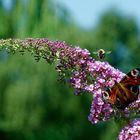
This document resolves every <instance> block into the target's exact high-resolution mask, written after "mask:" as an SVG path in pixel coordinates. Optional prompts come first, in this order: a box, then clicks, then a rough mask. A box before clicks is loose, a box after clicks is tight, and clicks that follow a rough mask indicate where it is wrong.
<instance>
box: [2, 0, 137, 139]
mask: <svg viewBox="0 0 140 140" xmlns="http://www.w3.org/2000/svg"><path fill="white" fill-rule="evenodd" d="M3 1H4V0H0V38H1V39H2V38H4V39H5V38H22V39H23V38H27V37H33V38H41V37H47V38H49V39H52V40H56V39H57V40H60V41H61V40H64V41H66V43H68V44H69V45H80V47H82V48H87V49H89V50H90V51H91V52H93V51H96V50H98V49H100V48H103V49H105V50H110V51H112V53H111V54H110V55H108V56H107V58H106V60H107V61H109V62H110V63H111V64H112V65H113V66H114V67H116V68H119V69H120V70H122V71H123V72H128V71H129V70H130V69H132V68H134V67H139V63H140V62H139V60H140V55H139V47H140V38H139V37H140V36H139V35H140V32H139V28H138V26H137V23H136V21H135V20H134V19H133V17H127V16H124V15H123V14H122V13H120V12H119V10H113V9H110V10H108V11H106V12H105V13H104V14H103V15H102V16H101V17H100V20H99V23H98V25H97V26H96V27H94V28H90V29H83V28H81V27H79V26H78V24H76V22H75V21H74V19H73V18H72V15H71V13H70V11H69V10H68V9H67V8H66V7H65V6H64V5H61V4H59V3H58V4H57V5H56V4H55V3H54V1H53V0H11V6H10V8H8V9H7V8H6V7H5V6H4V4H3ZM91 101H92V96H90V95H83V96H78V97H77V96H74V95H73V89H71V88H70V87H68V85H63V84H59V83H58V81H57V74H56V72H55V70H54V66H50V65H48V64H47V63H46V62H45V61H44V60H41V61H39V62H36V61H35V60H34V58H33V56H31V55H29V54H26V55H24V56H21V55H20V54H15V55H9V54H7V53H6V52H5V51H2V52H0V140H79V139H80V140H85V139H87V140H113V139H116V136H117V134H118V130H117V127H116V125H115V124H114V123H113V122H111V121H109V122H101V123H98V124H96V125H92V124H91V123H90V122H89V121H88V119H87V117H88V115H89V111H90V105H91Z"/></svg>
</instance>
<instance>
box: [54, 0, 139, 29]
mask: <svg viewBox="0 0 140 140" xmlns="http://www.w3.org/2000/svg"><path fill="white" fill-rule="evenodd" d="M56 1H58V2H59V3H62V4H63V5H65V6H66V7H67V9H69V11H70V12H71V14H72V16H73V18H74V19H75V21H76V22H77V23H78V24H79V25H80V26H81V27H84V28H90V27H92V26H96V24H97V23H98V20H99V18H100V15H102V13H104V12H105V11H106V10H108V9H110V8H115V9H118V10H119V11H120V12H122V14H123V15H127V16H133V17H134V18H135V19H136V21H137V22H138V24H140V0H56Z"/></svg>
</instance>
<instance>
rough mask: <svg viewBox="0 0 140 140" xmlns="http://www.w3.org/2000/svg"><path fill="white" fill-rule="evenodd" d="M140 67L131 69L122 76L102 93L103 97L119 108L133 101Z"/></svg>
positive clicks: (136, 93) (136, 91)
mask: <svg viewBox="0 0 140 140" xmlns="http://www.w3.org/2000/svg"><path fill="white" fill-rule="evenodd" d="M139 85H140V68H136V69H133V70H131V71H130V72H129V73H128V74H127V75H126V76H124V78H123V79H122V80H121V81H120V82H119V83H117V82H116V83H115V84H114V86H113V87H112V88H108V89H107V90H106V91H105V92H104V93H103V99H104V100H105V101H107V102H109V103H110V104H112V105H114V106H116V107H117V108H119V109H124V108H125V107H127V106H128V105H129V104H130V103H131V102H133V101H135V100H136V99H137V97H138V94H139Z"/></svg>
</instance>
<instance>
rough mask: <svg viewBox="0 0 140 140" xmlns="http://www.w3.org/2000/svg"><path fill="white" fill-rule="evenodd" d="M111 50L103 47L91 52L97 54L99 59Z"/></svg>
mask: <svg viewBox="0 0 140 140" xmlns="http://www.w3.org/2000/svg"><path fill="white" fill-rule="evenodd" d="M110 53H111V51H105V50H103V49H99V50H98V51H97V52H93V54H97V56H98V58H99V59H104V58H105V56H106V54H110Z"/></svg>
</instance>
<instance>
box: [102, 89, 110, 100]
mask: <svg viewBox="0 0 140 140" xmlns="http://www.w3.org/2000/svg"><path fill="white" fill-rule="evenodd" d="M103 99H104V100H108V99H109V93H108V92H107V91H105V92H104V93H103Z"/></svg>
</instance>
